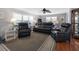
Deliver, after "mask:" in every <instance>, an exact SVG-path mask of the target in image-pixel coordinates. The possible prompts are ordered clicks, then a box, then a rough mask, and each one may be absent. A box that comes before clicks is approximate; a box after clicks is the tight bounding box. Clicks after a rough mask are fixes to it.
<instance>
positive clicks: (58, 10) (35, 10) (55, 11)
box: [17, 8, 69, 15]
mask: <svg viewBox="0 0 79 59" xmlns="http://www.w3.org/2000/svg"><path fill="white" fill-rule="evenodd" d="M17 9H18V10H21V11H24V12H26V13H29V14H31V15H51V14H60V13H66V12H68V10H69V8H46V9H48V10H50V11H51V12H52V13H46V14H43V12H42V11H41V10H42V9H43V8H17Z"/></svg>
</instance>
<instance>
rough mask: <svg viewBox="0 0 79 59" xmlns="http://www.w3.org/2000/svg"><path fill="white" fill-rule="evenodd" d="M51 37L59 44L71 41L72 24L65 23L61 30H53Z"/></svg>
mask: <svg viewBox="0 0 79 59" xmlns="http://www.w3.org/2000/svg"><path fill="white" fill-rule="evenodd" d="M51 37H52V38H54V39H55V41H57V42H62V41H64V42H65V41H70V38H71V24H69V23H63V24H61V28H60V29H59V30H53V31H52V32H51Z"/></svg>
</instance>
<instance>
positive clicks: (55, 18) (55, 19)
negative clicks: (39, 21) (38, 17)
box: [46, 16, 58, 23]
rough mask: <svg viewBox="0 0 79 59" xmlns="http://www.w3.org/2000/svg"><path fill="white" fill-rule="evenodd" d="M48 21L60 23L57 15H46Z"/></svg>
mask: <svg viewBox="0 0 79 59" xmlns="http://www.w3.org/2000/svg"><path fill="white" fill-rule="evenodd" d="M46 22H52V23H58V20H57V16H54V17H46Z"/></svg>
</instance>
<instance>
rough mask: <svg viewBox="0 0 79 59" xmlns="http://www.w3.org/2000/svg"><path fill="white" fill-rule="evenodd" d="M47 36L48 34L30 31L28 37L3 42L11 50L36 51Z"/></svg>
mask: <svg viewBox="0 0 79 59" xmlns="http://www.w3.org/2000/svg"><path fill="white" fill-rule="evenodd" d="M48 36H49V35H48V34H44V33H37V32H32V33H31V36H30V37H26V38H22V39H15V40H13V41H10V42H6V43H4V44H5V45H6V46H7V47H8V48H9V49H10V50H11V51H36V50H37V49H38V48H39V47H40V46H41V45H42V43H43V42H44V41H45V40H46V38H47V37H48Z"/></svg>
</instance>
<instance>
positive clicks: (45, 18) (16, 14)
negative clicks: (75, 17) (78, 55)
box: [0, 8, 79, 51]
mask: <svg viewBox="0 0 79 59" xmlns="http://www.w3.org/2000/svg"><path fill="white" fill-rule="evenodd" d="M72 10H75V9H72V8H0V13H1V14H0V15H1V16H0V28H1V29H0V33H1V34H0V39H1V40H0V43H1V44H0V45H1V49H0V50H1V51H3V50H4V51H6V50H7V51H76V50H79V48H78V46H77V45H79V44H78V40H76V39H74V40H73V37H72V36H73V35H72V25H71V23H72V21H71V16H72V15H71V11H72ZM74 12H75V11H74ZM5 25H6V26H5ZM73 26H74V25H73ZM73 44H74V46H73ZM75 46H76V47H75Z"/></svg>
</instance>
